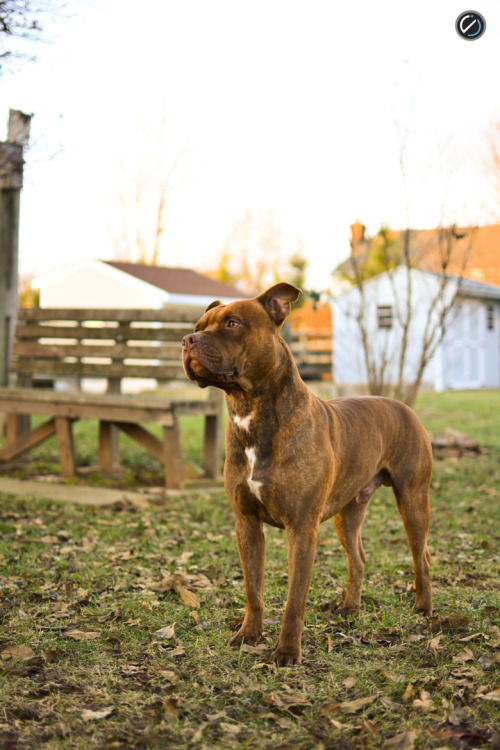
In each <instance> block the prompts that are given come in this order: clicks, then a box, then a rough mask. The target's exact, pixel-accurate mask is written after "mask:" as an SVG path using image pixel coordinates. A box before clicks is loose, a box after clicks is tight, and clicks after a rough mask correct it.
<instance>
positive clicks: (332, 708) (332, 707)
mask: <svg viewBox="0 0 500 750" xmlns="http://www.w3.org/2000/svg"><path fill="white" fill-rule="evenodd" d="M339 711H340V703H325V704H324V705H323V706H322V708H321V711H320V712H319V715H320V716H324V717H325V718H327V719H330V717H331V716H335V715H336V714H338V712H339ZM330 720H331V721H333V720H332V719H330ZM337 723H339V722H337ZM340 726H342V725H340Z"/></svg>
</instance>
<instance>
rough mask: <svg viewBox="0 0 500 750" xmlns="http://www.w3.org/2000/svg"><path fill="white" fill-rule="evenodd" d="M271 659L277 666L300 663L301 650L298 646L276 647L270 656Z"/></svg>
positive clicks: (289, 665)
mask: <svg viewBox="0 0 500 750" xmlns="http://www.w3.org/2000/svg"><path fill="white" fill-rule="evenodd" d="M271 659H272V661H273V662H274V663H275V664H276V665H277V666H278V667H291V666H293V665H294V664H300V663H301V661H302V650H301V649H300V647H299V648H298V649H295V648H280V647H279V646H278V648H277V649H276V650H275V652H274V653H273V655H272V656H271Z"/></svg>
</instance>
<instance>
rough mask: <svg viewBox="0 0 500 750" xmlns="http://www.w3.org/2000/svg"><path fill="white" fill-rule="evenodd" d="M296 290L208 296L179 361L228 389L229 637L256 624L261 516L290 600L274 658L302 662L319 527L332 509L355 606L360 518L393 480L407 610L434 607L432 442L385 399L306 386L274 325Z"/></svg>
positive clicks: (347, 608)
mask: <svg viewBox="0 0 500 750" xmlns="http://www.w3.org/2000/svg"><path fill="white" fill-rule="evenodd" d="M299 294H300V290H299V289H296V288H295V287H294V286H291V285H290V284H283V283H282V284H277V285H275V286H273V287H272V288H271V289H268V291H267V292H264V294H261V295H260V296H259V297H256V298H255V299H250V300H242V301H237V302H232V303H231V304H229V305H223V304H222V303H221V302H219V301H217V302H213V303H212V304H211V305H210V306H209V307H208V308H207V310H206V311H205V314H204V315H203V317H202V318H201V319H200V320H199V322H198V324H197V326H196V328H195V333H193V334H190V335H188V336H186V337H185V338H184V341H183V348H184V367H185V370H186V374H187V375H188V377H189V378H190V379H191V380H196V382H197V383H198V385H199V386H201V387H202V388H204V387H206V386H208V385H213V386H216V387H217V388H221V389H222V390H223V391H225V394H226V401H227V408H228V412H229V421H228V425H227V431H226V464H225V469H224V482H225V486H226V490H227V492H228V495H229V498H230V500H231V503H232V506H233V510H234V515H235V518H236V539H237V543H238V550H239V553H240V557H241V562H242V564H243V574H244V579H245V589H246V598H247V602H246V613H245V618H244V620H243V624H242V625H241V628H240V629H239V631H238V633H237V634H236V635H235V636H234V637H233V638H232V639H231V644H232V645H233V646H236V647H238V646H240V644H241V643H242V642H243V641H245V643H248V644H251V645H253V644H255V643H257V641H258V640H259V639H260V637H261V635H262V631H263V614H264V564H265V561H264V557H265V541H264V530H263V524H264V523H268V524H271V526H277V527H278V528H280V529H285V531H286V534H287V537H288V544H289V550H288V599H287V601H286V606H285V612H284V616H283V623H282V627H281V632H280V636H279V640H278V645H277V648H276V650H275V651H274V654H273V659H274V661H275V662H276V663H277V664H279V665H280V666H284V665H286V664H298V663H299V662H300V661H301V655H302V650H301V636H302V631H303V628H304V613H305V608H306V600H307V593H308V590H309V586H310V583H311V577H312V570H313V563H314V555H315V549H316V541H317V538H318V529H319V524H320V523H321V522H322V521H326V519H327V518H330V517H331V516H334V520H335V527H336V529H337V534H338V537H339V539H340V542H341V543H342V546H343V547H344V549H345V552H346V555H347V566H348V583H347V594H346V597H345V601H344V603H343V604H342V606H341V607H340V612H341V613H342V614H351V613H353V612H357V611H358V610H359V607H360V601H361V586H362V581H363V570H364V563H365V552H364V550H363V545H362V543H361V535H360V530H361V525H362V523H363V519H364V516H365V512H366V508H367V505H368V501H369V500H370V498H371V496H372V495H373V493H374V492H375V490H376V489H377V487H379V486H380V485H381V484H385V485H390V486H392V487H393V490H394V494H395V496H396V500H397V504H398V508H399V511H400V513H401V515H402V517H403V521H404V525H405V528H406V533H407V535H408V540H409V542H410V547H411V551H412V554H413V561H414V572H415V588H416V599H415V609H418V610H421V611H423V612H424V613H425V614H426V615H428V616H429V615H430V614H431V612H432V598H431V584H430V568H429V552H428V550H427V543H426V540H427V531H428V528H429V518H430V509H429V484H430V478H431V469H432V453H431V447H430V441H429V438H428V435H427V433H426V431H425V430H424V428H423V426H422V424H421V423H420V421H419V419H418V418H417V416H416V415H415V413H414V412H413V411H412V410H411V409H409V408H408V407H407V406H405V405H404V404H402V403H400V402H398V401H393V400H391V399H387V398H377V397H358V398H338V399H335V400H333V401H328V402H326V401H322V400H321V399H319V398H317V397H316V396H314V395H313V394H312V393H311V391H310V390H309V389H308V388H307V386H306V385H305V384H304V383H303V381H302V380H301V378H300V375H299V373H298V370H297V367H296V365H295V363H294V360H293V357H292V354H291V352H290V350H289V348H288V346H287V345H286V343H285V342H284V340H283V339H282V338H281V337H280V335H279V332H280V328H281V326H282V324H283V322H284V320H285V318H286V317H287V315H288V314H289V313H290V304H291V303H292V302H295V301H296V299H297V298H298V296H299Z"/></svg>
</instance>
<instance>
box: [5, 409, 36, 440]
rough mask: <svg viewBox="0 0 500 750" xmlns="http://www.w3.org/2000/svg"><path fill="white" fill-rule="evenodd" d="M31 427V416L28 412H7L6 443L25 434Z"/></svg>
mask: <svg viewBox="0 0 500 750" xmlns="http://www.w3.org/2000/svg"><path fill="white" fill-rule="evenodd" d="M30 429H31V417H30V415H29V414H7V420H6V434H5V437H6V438H7V442H8V443H13V442H14V440H17V438H19V437H21V435H25V434H26V433H27V432H29V431H30Z"/></svg>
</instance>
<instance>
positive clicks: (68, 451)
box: [56, 417, 76, 477]
mask: <svg viewBox="0 0 500 750" xmlns="http://www.w3.org/2000/svg"><path fill="white" fill-rule="evenodd" d="M71 424H72V420H71V419H67V418H65V417H57V418H56V433H57V442H58V443H59V459H60V462H61V474H62V476H63V477H74V476H75V469H76V463H75V447H74V444H73V432H72V429H71Z"/></svg>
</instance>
